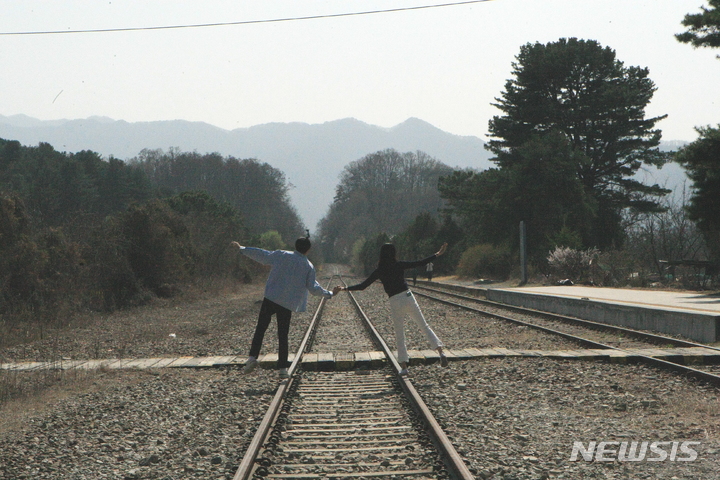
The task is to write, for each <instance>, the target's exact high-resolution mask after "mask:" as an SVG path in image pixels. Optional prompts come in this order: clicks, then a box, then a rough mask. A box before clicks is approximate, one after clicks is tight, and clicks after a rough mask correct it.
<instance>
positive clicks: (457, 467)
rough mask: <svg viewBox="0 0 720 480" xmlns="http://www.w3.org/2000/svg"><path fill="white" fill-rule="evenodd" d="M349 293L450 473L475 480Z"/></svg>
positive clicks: (466, 479)
mask: <svg viewBox="0 0 720 480" xmlns="http://www.w3.org/2000/svg"><path fill="white" fill-rule="evenodd" d="M343 283H344V282H343ZM348 294H349V295H350V298H351V299H352V303H353V305H355V309H356V310H357V311H358V314H359V315H360V316H361V317H362V319H363V321H364V322H365V324H366V326H367V328H368V329H369V330H370V331H371V332H372V334H373V337H374V338H375V339H376V341H377V343H378V344H379V345H380V347H381V348H382V350H383V352H384V353H385V357H386V358H387V359H388V362H389V363H390V364H392V367H393V370H394V371H395V374H396V376H397V378H398V382H399V384H400V387H401V388H402V389H403V391H404V392H405V396H406V397H407V398H408V400H409V401H410V403H411V405H412V406H413V408H414V409H415V411H416V413H418V415H420V417H421V418H422V421H423V423H424V424H425V426H426V429H427V433H428V435H429V436H430V438H431V439H432V441H433V443H434V444H435V446H436V448H437V449H438V451H439V452H440V455H441V457H442V459H443V461H444V463H445V465H446V467H447V468H448V472H449V473H450V475H451V476H452V477H453V478H454V479H456V480H474V479H475V477H474V476H473V475H472V473H470V470H469V469H468V467H467V465H465V462H464V461H463V459H462V457H461V456H460V454H459V453H458V452H457V450H455V447H454V446H453V444H452V442H451V441H450V439H449V438H448V436H447V435H446V434H445V432H444V431H443V429H442V427H440V424H439V423H438V422H437V420H436V419H435V417H434V416H433V414H432V412H431V411H430V409H429V408H428V406H427V404H426V403H425V401H423V399H422V397H421V396H420V394H419V393H418V392H417V390H415V387H414V386H413V384H412V382H410V380H409V379H408V378H407V377H404V376H402V375H400V370H401V367H400V364H399V363H398V361H397V360H396V359H395V356H394V355H393V354H392V351H391V350H390V347H388V345H387V343H386V342H385V340H383V338H382V336H381V335H380V333H379V332H378V331H377V330H376V329H375V326H374V325H373V324H372V322H371V321H370V319H369V318H368V316H367V315H366V314H365V312H364V311H363V309H362V308H361V307H360V304H359V303H358V301H357V299H356V298H355V296H354V295H353V294H352V293H351V292H348Z"/></svg>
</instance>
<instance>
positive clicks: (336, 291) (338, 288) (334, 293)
mask: <svg viewBox="0 0 720 480" xmlns="http://www.w3.org/2000/svg"><path fill="white" fill-rule="evenodd" d="M342 290H344V288H343V287H341V286H339V285H338V286H337V287H335V288H333V290H332V293H333V295H337V294H338V292H340V291H342Z"/></svg>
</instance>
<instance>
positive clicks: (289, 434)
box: [233, 294, 474, 480]
mask: <svg viewBox="0 0 720 480" xmlns="http://www.w3.org/2000/svg"><path fill="white" fill-rule="evenodd" d="M341 301H349V302H352V304H353V306H354V308H355V310H356V312H357V314H358V316H359V318H361V319H362V324H363V325H364V329H363V330H362V331H358V332H357V336H358V337H365V338H367V339H369V341H370V342H372V343H373V344H374V345H375V346H376V347H377V348H378V349H379V350H381V351H383V352H384V353H385V356H386V367H384V368H383V369H380V370H364V371H362V370H361V371H350V372H316V371H305V370H304V369H303V365H302V353H305V352H309V351H310V350H311V349H312V344H313V340H314V339H315V338H316V337H317V333H318V332H317V330H318V328H319V326H320V325H321V324H322V322H321V321H320V320H321V318H322V316H323V312H324V310H325V308H327V305H326V301H325V300H324V299H323V300H322V301H321V302H320V305H319V306H318V309H317V311H316V312H315V315H314V317H313V319H312V321H311V323H310V326H309V328H308V330H307V332H306V334H305V337H304V339H303V341H302V343H301V345H300V348H299V349H298V354H296V356H295V361H294V362H293V364H292V365H291V366H290V368H289V369H288V371H289V374H290V378H289V379H287V380H284V381H282V382H281V384H280V386H279V387H278V390H277V392H276V394H275V397H274V398H273V400H272V402H271V404H270V407H269V408H268V410H267V412H266V414H265V417H264V418H263V420H262V422H261V424H260V426H259V427H258V430H257V433H256V435H255V437H254V438H253V440H252V442H251V444H250V447H249V448H248V450H247V452H246V454H245V456H244V457H243V460H242V462H241V464H240V466H239V468H238V470H237V472H236V473H235V476H234V477H233V480H247V479H252V480H259V479H270V478H274V479H313V478H323V479H338V480H339V479H356V478H357V479H359V478H362V479H366V480H370V479H390V478H396V479H397V478H403V479H405V478H407V479H418V480H421V479H462V480H470V479H473V478H474V476H473V475H472V474H471V472H470V471H469V470H468V468H467V466H466V465H465V462H464V461H463V459H462V458H461V457H460V455H459V454H458V453H457V452H456V451H455V448H454V447H453V445H452V443H451V442H450V440H449V439H448V438H447V436H446V435H445V433H444V432H443V431H442V429H441V428H440V426H439V424H438V422H437V421H436V420H435V419H434V418H433V416H432V414H431V413H430V410H429V409H428V408H427V406H426V405H425V403H424V402H423V400H422V399H421V398H420V395H419V394H418V393H417V391H416V390H415V389H414V387H413V386H412V383H411V382H410V381H409V380H408V379H407V378H405V377H401V376H400V375H399V371H400V366H399V365H398V363H397V361H396V360H395V358H394V356H393V355H392V354H391V352H390V349H389V347H388V346H387V344H386V343H385V341H384V340H383V339H382V338H381V337H380V335H379V334H378V333H377V330H375V328H374V327H373V325H372V323H371V321H370V319H369V318H368V317H367V316H366V315H365V314H364V312H363V311H362V309H361V308H360V306H359V305H358V303H357V302H356V301H355V298H354V297H353V296H352V294H348V295H347V296H345V295H342V296H339V297H338V298H337V299H334V300H333V302H341Z"/></svg>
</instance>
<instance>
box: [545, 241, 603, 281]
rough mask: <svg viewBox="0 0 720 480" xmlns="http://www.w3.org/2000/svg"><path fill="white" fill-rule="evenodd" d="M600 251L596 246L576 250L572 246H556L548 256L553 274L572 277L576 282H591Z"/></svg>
mask: <svg viewBox="0 0 720 480" xmlns="http://www.w3.org/2000/svg"><path fill="white" fill-rule="evenodd" d="M599 254H600V251H599V250H598V249H596V248H589V249H587V250H575V249H574V248H570V247H555V250H554V251H552V252H550V255H549V256H548V257H547V261H548V267H549V268H550V272H551V275H553V276H554V277H556V278H561V279H566V278H567V279H570V280H572V281H573V282H575V283H580V282H589V281H592V279H593V269H594V266H593V265H597V258H598V255H599Z"/></svg>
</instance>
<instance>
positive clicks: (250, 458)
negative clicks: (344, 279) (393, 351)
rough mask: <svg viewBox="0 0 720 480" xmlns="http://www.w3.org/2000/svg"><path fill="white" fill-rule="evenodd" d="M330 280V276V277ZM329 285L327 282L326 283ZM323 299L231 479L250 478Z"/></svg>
mask: <svg viewBox="0 0 720 480" xmlns="http://www.w3.org/2000/svg"><path fill="white" fill-rule="evenodd" d="M331 280H332V277H331ZM328 285H329V283H328ZM325 301H326V299H325V298H323V299H322V300H320V304H319V305H318V308H317V310H316V311H315V314H314V315H313V318H312V320H311V321H310V325H309V326H308V329H307V331H306V332H305V336H304V337H303V340H302V342H301V343H300V347H299V348H298V352H297V353H296V354H295V358H294V359H293V362H292V364H291V365H290V368H288V374H289V376H290V378H288V379H286V380H283V381H282V382H280V386H279V387H278V389H277V391H276V392H275V396H274V397H273V399H272V401H271V402H270V405H269V406H268V409H267V412H265V416H264V417H263V419H262V421H261V422H260V425H259V426H258V429H257V431H256V432H255V435H254V436H253V439H252V440H251V441H250V445H249V446H248V449H247V451H246V452H245V455H244V456H243V459H242V461H241V462H240V466H239V467H238V469H237V470H236V472H235V476H233V480H248V479H249V478H250V475H252V472H253V469H254V467H255V459H256V458H258V455H259V453H260V451H261V450H262V446H263V444H264V443H265V441H266V440H267V438H268V436H269V434H270V431H271V429H272V425H273V423H274V421H275V419H276V418H277V416H278V414H279V413H280V407H281V406H282V404H283V400H284V399H285V396H286V395H287V393H288V391H290V387H291V386H292V384H293V383H294V381H295V378H294V376H293V375H294V373H295V371H296V370H297V367H298V364H299V363H300V362H301V361H302V354H303V353H304V352H305V351H306V349H307V348H308V346H309V345H310V341H311V339H312V337H313V335H314V334H315V329H316V328H317V323H318V319H319V318H320V315H321V314H322V310H323V308H324V307H325Z"/></svg>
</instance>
